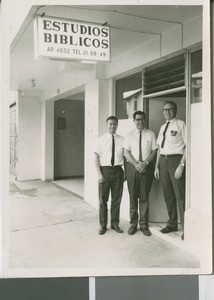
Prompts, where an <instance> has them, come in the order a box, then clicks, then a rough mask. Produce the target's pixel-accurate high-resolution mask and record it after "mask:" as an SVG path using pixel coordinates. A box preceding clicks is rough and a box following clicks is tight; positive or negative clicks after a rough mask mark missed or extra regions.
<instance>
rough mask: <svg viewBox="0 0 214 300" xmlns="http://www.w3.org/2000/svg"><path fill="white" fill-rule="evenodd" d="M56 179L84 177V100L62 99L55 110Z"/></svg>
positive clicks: (56, 103)
mask: <svg viewBox="0 0 214 300" xmlns="http://www.w3.org/2000/svg"><path fill="white" fill-rule="evenodd" d="M54 112H55V115H54V123H55V124H54V125H55V130H54V179H69V178H83V177H84V128H85V125H84V113H85V109H84V99H83V95H82V97H81V99H78V100H74V97H72V99H61V100H58V101H56V102H55V108H54Z"/></svg>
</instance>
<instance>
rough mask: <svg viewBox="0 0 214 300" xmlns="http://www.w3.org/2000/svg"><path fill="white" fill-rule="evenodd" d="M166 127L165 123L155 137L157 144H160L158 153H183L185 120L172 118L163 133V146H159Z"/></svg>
mask: <svg viewBox="0 0 214 300" xmlns="http://www.w3.org/2000/svg"><path fill="white" fill-rule="evenodd" d="M165 127H166V123H165V124H163V125H162V126H161V128H160V132H159V135H158V138H157V144H158V145H159V146H160V154H163V155H171V154H182V155H183V154H184V149H185V147H186V125H185V122H184V121H182V120H179V119H176V118H175V119H173V120H171V121H170V123H169V126H168V128H167V131H166V134H165V142H164V147H163V148H161V143H162V141H163V132H164V129H165Z"/></svg>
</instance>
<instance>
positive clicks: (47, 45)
mask: <svg viewBox="0 0 214 300" xmlns="http://www.w3.org/2000/svg"><path fill="white" fill-rule="evenodd" d="M109 35H110V32H109V27H108V26H102V25H97V24H92V23H85V22H79V21H78V22H77V21H73V20H68V19H60V18H55V17H49V16H47V17H46V16H37V17H36V18H35V23H34V41H35V43H34V47H35V57H36V58H49V59H59V60H82V61H88V60H89V61H110V38H109Z"/></svg>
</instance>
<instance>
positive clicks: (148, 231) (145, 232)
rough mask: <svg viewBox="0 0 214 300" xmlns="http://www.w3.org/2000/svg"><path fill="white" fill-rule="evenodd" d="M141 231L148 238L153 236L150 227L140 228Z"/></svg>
mask: <svg viewBox="0 0 214 300" xmlns="http://www.w3.org/2000/svg"><path fill="white" fill-rule="evenodd" d="M140 231H142V232H143V234H144V235H146V236H151V235H152V233H151V231H150V230H149V227H144V228H140Z"/></svg>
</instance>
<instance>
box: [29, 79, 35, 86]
mask: <svg viewBox="0 0 214 300" xmlns="http://www.w3.org/2000/svg"><path fill="white" fill-rule="evenodd" d="M30 81H31V87H32V88H35V87H36V83H35V81H36V80H35V79H31V80H30Z"/></svg>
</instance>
